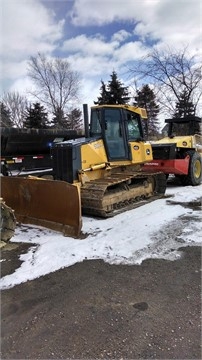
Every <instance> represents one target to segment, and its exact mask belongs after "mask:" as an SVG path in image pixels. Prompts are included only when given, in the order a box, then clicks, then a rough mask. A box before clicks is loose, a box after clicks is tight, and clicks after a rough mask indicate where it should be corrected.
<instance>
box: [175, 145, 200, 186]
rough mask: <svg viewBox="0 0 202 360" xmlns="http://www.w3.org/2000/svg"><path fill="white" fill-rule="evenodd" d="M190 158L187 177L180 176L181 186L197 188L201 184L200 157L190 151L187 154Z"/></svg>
mask: <svg viewBox="0 0 202 360" xmlns="http://www.w3.org/2000/svg"><path fill="white" fill-rule="evenodd" d="M187 155H189V157H190V161H189V171H188V175H182V176H180V181H181V183H182V185H184V186H186V185H192V186H197V185H200V184H201V156H200V154H199V153H198V152H196V151H193V150H190V151H188V152H187Z"/></svg>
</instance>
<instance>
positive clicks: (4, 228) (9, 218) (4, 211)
mask: <svg viewBox="0 0 202 360" xmlns="http://www.w3.org/2000/svg"><path fill="white" fill-rule="evenodd" d="M0 205H1V224H0V225H1V241H4V242H8V241H9V240H10V239H11V238H12V236H13V235H14V233H15V227H16V218H15V215H14V211H13V210H12V209H11V208H10V207H9V206H7V205H6V204H5V202H4V201H3V199H2V198H0Z"/></svg>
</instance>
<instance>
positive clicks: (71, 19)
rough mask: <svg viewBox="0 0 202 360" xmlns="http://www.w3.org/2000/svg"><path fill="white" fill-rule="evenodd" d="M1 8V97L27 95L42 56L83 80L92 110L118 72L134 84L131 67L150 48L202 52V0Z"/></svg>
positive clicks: (72, 0)
mask: <svg viewBox="0 0 202 360" xmlns="http://www.w3.org/2000/svg"><path fill="white" fill-rule="evenodd" d="M0 9H1V13H0V17H1V18H0V22H1V46H0V51H1V59H2V68H1V72H0V76H1V94H2V93H3V92H7V91H18V92H20V93H22V94H27V93H28V90H29V89H30V88H32V87H33V84H32V83H31V82H30V79H29V78H28V77H27V61H28V60H29V57H30V56H31V55H36V54H37V52H43V53H44V54H46V55H47V56H50V57H54V56H60V57H62V58H64V59H67V60H68V61H69V62H70V64H71V66H72V69H73V70H75V71H77V72H79V74H80V76H81V104H82V103H84V102H85V103H86V102H87V103H88V104H89V105H92V104H93V101H94V100H97V97H98V96H99V89H100V85H101V82H100V81H101V79H102V80H104V81H105V82H108V80H109V79H110V74H111V73H112V71H113V70H115V71H116V72H117V74H118V78H119V79H120V80H121V81H122V82H123V83H124V84H125V85H128V84H132V78H131V79H130V76H129V74H128V66H129V64H130V65H131V64H133V63H134V62H135V61H136V60H138V59H140V58H141V57H142V56H144V55H146V54H147V53H148V51H150V50H151V48H153V47H157V48H158V49H161V48H163V47H164V46H165V45H166V46H167V45H169V46H172V47H173V46H174V47H175V48H176V49H178V48H183V47H184V45H188V46H189V50H190V51H191V52H193V54H199V52H200V50H201V48H202V47H201V45H202V43H201V38H202V37H201V35H202V34H201V24H202V19H201V16H202V15H201V7H200V0H102V1H100V0H0Z"/></svg>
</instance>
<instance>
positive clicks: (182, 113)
mask: <svg viewBox="0 0 202 360" xmlns="http://www.w3.org/2000/svg"><path fill="white" fill-rule="evenodd" d="M189 115H195V108H194V104H193V102H192V101H190V99H189V96H188V94H187V92H186V91H183V92H182V94H181V95H180V98H179V101H178V102H177V103H176V108H175V113H174V116H173V117H174V118H175V117H176V118H183V117H186V116H189Z"/></svg>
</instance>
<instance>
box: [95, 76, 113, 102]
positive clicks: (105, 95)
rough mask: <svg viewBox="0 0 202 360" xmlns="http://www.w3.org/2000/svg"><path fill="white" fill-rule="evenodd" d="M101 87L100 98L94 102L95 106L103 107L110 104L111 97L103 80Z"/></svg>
mask: <svg viewBox="0 0 202 360" xmlns="http://www.w3.org/2000/svg"><path fill="white" fill-rule="evenodd" d="M101 84H102V85H101V87H100V96H99V97H98V98H97V99H98V100H97V101H94V104H95V105H102V104H108V103H109V96H108V91H107V89H106V85H105V83H104V81H103V80H101Z"/></svg>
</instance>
